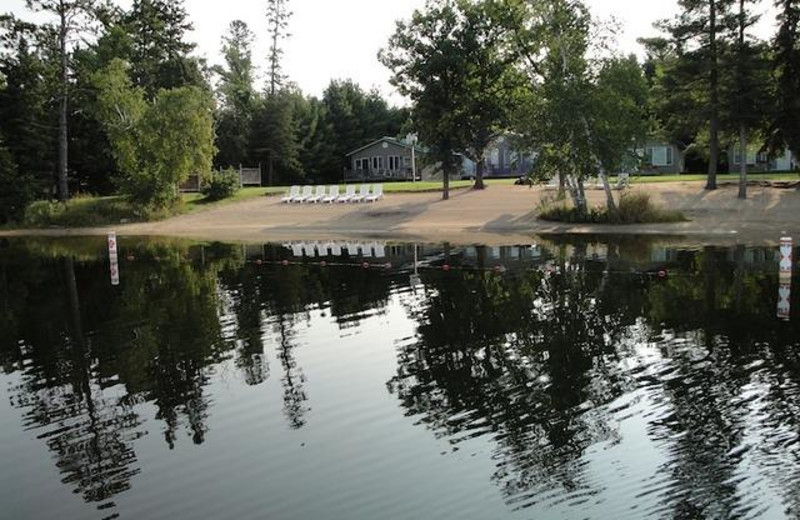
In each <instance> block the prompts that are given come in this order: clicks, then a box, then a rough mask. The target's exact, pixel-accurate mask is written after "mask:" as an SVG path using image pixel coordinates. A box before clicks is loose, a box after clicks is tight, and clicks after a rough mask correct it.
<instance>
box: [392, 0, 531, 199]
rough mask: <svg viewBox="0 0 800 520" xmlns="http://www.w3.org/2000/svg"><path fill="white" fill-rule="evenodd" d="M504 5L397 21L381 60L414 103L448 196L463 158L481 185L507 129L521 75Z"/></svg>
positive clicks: (428, 10) (430, 12) (459, 1)
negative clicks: (489, 154)
mask: <svg viewBox="0 0 800 520" xmlns="http://www.w3.org/2000/svg"><path fill="white" fill-rule="evenodd" d="M505 7H506V6H505V5H504V4H503V3H501V2H495V1H492V0H484V1H481V2H470V1H466V0H431V1H430V2H428V4H427V5H426V6H425V9H424V10H422V11H415V12H414V14H413V16H412V17H411V20H408V21H401V22H398V23H397V29H396V31H395V33H394V35H393V36H392V37H391V39H390V40H389V45H388V47H387V48H386V49H384V50H382V51H381V53H380V56H379V58H380V60H381V62H383V64H384V65H386V66H387V67H388V68H389V69H391V71H392V72H393V77H392V80H391V82H392V84H393V85H395V86H396V87H397V88H398V90H399V91H400V93H401V94H403V95H405V96H408V97H409V98H410V99H411V101H412V102H413V104H414V107H413V115H414V123H415V125H416V127H417V129H418V130H419V134H420V138H421V140H422V142H424V143H425V144H426V146H427V147H428V148H429V153H428V156H429V158H430V159H431V160H432V161H433V162H434V163H436V164H437V165H438V166H439V167H440V168H441V170H442V174H443V179H444V192H443V197H444V198H445V199H447V198H448V197H449V193H448V188H449V178H450V176H451V175H455V174H456V173H457V172H458V168H459V165H460V162H461V159H460V157H461V156H467V157H469V158H471V159H473V160H474V161H475V162H476V163H477V164H478V175H477V177H478V178H477V180H476V187H477V188H482V187H483V178H482V173H483V159H484V153H485V149H486V147H487V146H488V145H489V143H490V142H491V140H492V139H493V138H494V137H495V136H496V135H497V133H498V132H499V131H500V130H502V129H503V127H504V126H507V123H508V121H507V118H508V114H509V111H510V109H511V97H512V95H513V91H514V82H515V80H516V76H515V75H514V74H513V69H512V68H511V65H512V63H513V61H514V58H513V55H511V54H508V55H506V54H505V53H504V52H503V51H504V49H506V46H505V45H504V43H505V41H506V34H507V30H506V26H505V24H504V23H501V21H503V20H502V19H501V15H504V14H505Z"/></svg>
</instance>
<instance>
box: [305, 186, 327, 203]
mask: <svg viewBox="0 0 800 520" xmlns="http://www.w3.org/2000/svg"><path fill="white" fill-rule="evenodd" d="M324 196H325V186H317V191H316V192H314V195H312V196H311V197H309V198H307V199H306V202H308V203H315V202H319V201H321V200H322V197H324Z"/></svg>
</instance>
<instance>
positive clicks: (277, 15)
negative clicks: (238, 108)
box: [267, 0, 292, 95]
mask: <svg viewBox="0 0 800 520" xmlns="http://www.w3.org/2000/svg"><path fill="white" fill-rule="evenodd" d="M288 4H289V0H267V27H268V33H269V39H270V48H269V71H268V80H267V81H268V85H267V89H268V90H267V92H268V93H269V94H270V95H274V94H275V93H276V92H277V91H278V89H280V88H281V86H283V84H284V82H285V80H286V76H285V75H284V74H283V67H282V66H281V59H282V58H283V48H282V47H281V45H282V42H283V41H284V40H285V39H286V38H288V37H289V33H288V31H287V30H288V27H289V18H290V17H291V16H292V13H291V11H289V8H288Z"/></svg>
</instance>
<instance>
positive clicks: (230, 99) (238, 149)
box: [214, 20, 257, 166]
mask: <svg viewBox="0 0 800 520" xmlns="http://www.w3.org/2000/svg"><path fill="white" fill-rule="evenodd" d="M254 38H255V35H254V34H253V32H252V31H251V30H250V28H249V27H248V26H247V24H246V23H244V22H243V21H241V20H234V21H233V22H231V24H230V26H229V28H228V34H227V35H226V36H224V37H223V39H222V55H223V56H224V58H225V65H224V66H220V67H215V68H214V72H215V73H216V74H217V76H218V78H219V80H218V82H217V97H218V99H219V102H220V109H219V111H218V113H217V119H218V121H217V130H218V131H217V148H218V149H219V153H218V155H217V158H216V162H217V164H219V165H221V166H230V165H235V164H240V163H247V161H248V160H249V156H250V153H249V148H250V131H251V126H252V117H253V111H254V107H255V104H256V99H257V94H256V91H255V87H254V84H253V83H254V78H255V70H254V66H253V58H252V54H253V53H252V44H253V39H254Z"/></svg>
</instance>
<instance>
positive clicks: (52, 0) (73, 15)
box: [26, 0, 95, 202]
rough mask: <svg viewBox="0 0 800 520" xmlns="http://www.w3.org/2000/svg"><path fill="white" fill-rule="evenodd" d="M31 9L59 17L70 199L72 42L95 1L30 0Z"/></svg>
mask: <svg viewBox="0 0 800 520" xmlns="http://www.w3.org/2000/svg"><path fill="white" fill-rule="evenodd" d="M26 5H27V6H28V9H33V10H35V11H45V12H48V13H52V14H54V15H56V16H57V17H58V23H57V30H58V48H59V80H60V92H59V108H58V117H59V119H58V198H59V199H60V200H61V201H64V202H65V201H66V200H67V199H69V185H68V182H67V176H68V162H69V135H68V134H69V94H70V77H69V76H70V64H69V60H70V43H71V41H73V39H74V38H75V34H76V33H80V32H82V31H85V30H86V28H87V25H88V24H89V23H90V22H91V19H92V16H93V12H94V8H95V0H26Z"/></svg>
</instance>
